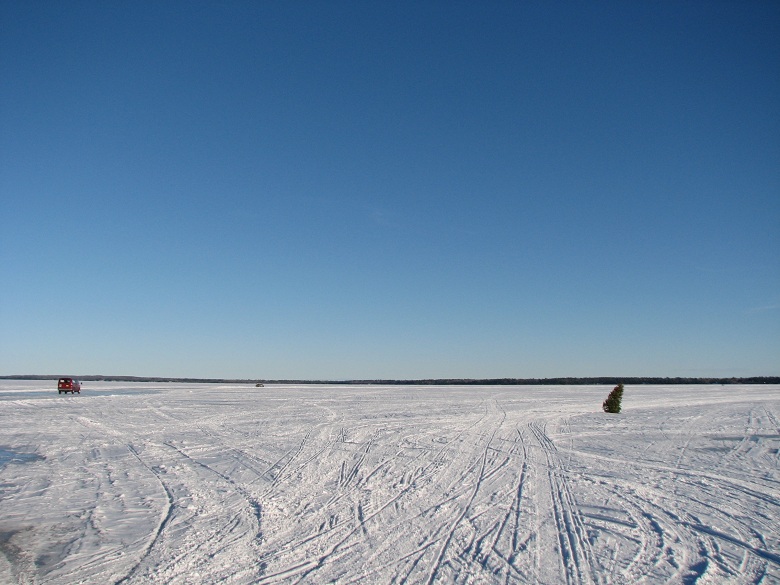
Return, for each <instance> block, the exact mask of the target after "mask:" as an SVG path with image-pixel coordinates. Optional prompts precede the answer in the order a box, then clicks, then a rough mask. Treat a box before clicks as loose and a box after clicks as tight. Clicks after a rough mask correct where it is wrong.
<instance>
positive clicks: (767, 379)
mask: <svg viewBox="0 0 780 585" xmlns="http://www.w3.org/2000/svg"><path fill="white" fill-rule="evenodd" d="M60 377H62V376H53V375H15V376H0V380H56V379H57V378H60ZM71 377H73V378H77V379H78V380H81V381H83V382H185V383H190V384H382V385H404V386H588V385H611V384H621V383H622V384H626V385H629V384H630V385H639V384H780V376H753V377H749V378H680V377H677V378H654V377H633V376H625V377H619V376H604V377H590V378H487V379H464V378H434V379H425V380H263V379H253V380H247V379H241V380H238V379H229V378H159V377H158V378H151V377H143V376H102V375H87V376H71Z"/></svg>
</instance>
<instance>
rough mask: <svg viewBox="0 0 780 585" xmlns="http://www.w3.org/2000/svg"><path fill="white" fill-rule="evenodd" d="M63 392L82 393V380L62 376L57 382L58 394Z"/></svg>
mask: <svg viewBox="0 0 780 585" xmlns="http://www.w3.org/2000/svg"><path fill="white" fill-rule="evenodd" d="M63 392H65V394H67V393H68V392H70V393H71V394H75V393H76V392H78V393H79V394H81V382H79V381H78V380H76V379H74V378H60V379H59V381H58V382H57V394H62V393H63Z"/></svg>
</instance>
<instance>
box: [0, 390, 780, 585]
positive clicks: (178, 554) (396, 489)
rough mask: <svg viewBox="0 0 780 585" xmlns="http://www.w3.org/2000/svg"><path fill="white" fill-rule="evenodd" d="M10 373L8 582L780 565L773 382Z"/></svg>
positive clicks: (5, 482) (312, 579) (568, 575)
mask: <svg viewBox="0 0 780 585" xmlns="http://www.w3.org/2000/svg"><path fill="white" fill-rule="evenodd" d="M610 389H611V388H609V387H605V386H596V387H594V386H572V387H531V386H519V387H514V386H499V387H427V386H422V387H415V386H393V387H385V386H303V385H299V386H266V387H263V388H255V387H254V385H247V386H240V385H207V384H191V385H187V384H166V383H160V384H139V383H135V384H132V383H85V384H84V388H83V389H82V393H81V395H75V396H70V395H68V396H62V395H58V394H57V391H56V382H45V381H44V382H41V381H35V382H10V381H0V447H2V453H4V455H3V457H2V461H1V462H0V583H47V584H73V583H94V584H100V585H103V584H106V583H117V584H118V583H122V584H139V583H145V584H146V583H159V584H169V583H182V584H183V583H231V584H233V583H291V584H292V583H338V584H344V585H346V584H348V583H399V584H400V583H407V584H412V583H425V584H427V583H448V584H449V583H488V584H490V583H497V584H498V583H500V584H507V583H529V584H544V583H547V584H557V583H567V584H578V583H601V584H607V583H626V584H634V583H680V584H687V583H694V582H696V583H780V456H779V455H778V450H779V449H780V386H770V385H765V386H733V385H730V386H667V387H664V386H627V387H626V390H625V395H624V398H623V412H622V413H621V414H619V415H608V414H605V413H603V412H601V403H602V402H603V400H604V399H605V398H606V396H607V394H608V393H609V390H610Z"/></svg>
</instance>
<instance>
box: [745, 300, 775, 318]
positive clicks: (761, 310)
mask: <svg viewBox="0 0 780 585" xmlns="http://www.w3.org/2000/svg"><path fill="white" fill-rule="evenodd" d="M777 309H780V303H775V304H774V305H763V306H761V307H751V308H750V309H748V310H747V311H745V312H746V313H747V314H748V315H754V314H755V313H766V312H767V311H776V310H777Z"/></svg>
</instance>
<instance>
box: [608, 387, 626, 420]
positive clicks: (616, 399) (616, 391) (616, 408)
mask: <svg viewBox="0 0 780 585" xmlns="http://www.w3.org/2000/svg"><path fill="white" fill-rule="evenodd" d="M621 400H623V383H622V382H621V383H620V384H618V385H617V386H615V387H614V388H613V389H612V392H610V393H609V396H607V399H606V400H605V401H604V412H609V413H614V414H617V413H618V412H620V401H621Z"/></svg>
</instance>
